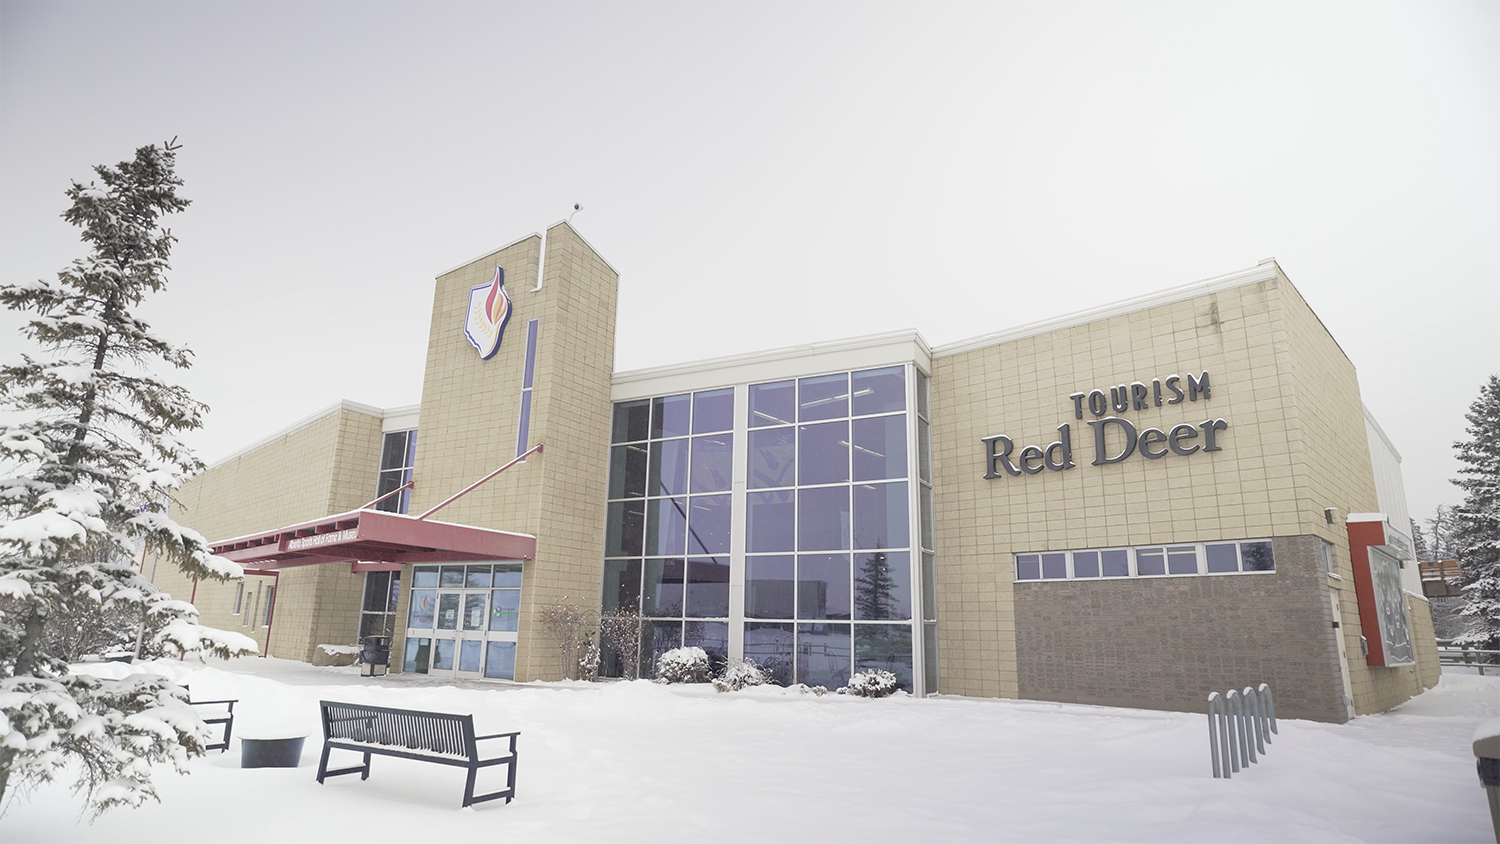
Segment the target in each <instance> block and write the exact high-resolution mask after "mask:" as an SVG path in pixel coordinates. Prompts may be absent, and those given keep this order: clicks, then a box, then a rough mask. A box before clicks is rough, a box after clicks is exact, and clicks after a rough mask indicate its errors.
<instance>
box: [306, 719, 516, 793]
mask: <svg viewBox="0 0 1500 844" xmlns="http://www.w3.org/2000/svg"><path fill="white" fill-rule="evenodd" d="M318 707H319V710H320V711H321V713H322V720H323V758H322V760H321V761H320V762H318V782H319V783H322V782H323V779H324V778H325V777H337V776H342V775H344V774H356V773H357V774H359V778H360V779H361V780H366V779H369V778H370V756H371V755H373V754H379V755H381V756H394V757H396V758H398V759H415V760H418V761H420V762H436V763H438V764H439V765H452V766H454V767H458V768H466V769H468V772H469V778H468V781H467V783H466V784H465V785H464V806H471V805H473V804H475V803H483V802H485V801H487V800H497V799H499V798H501V797H504V798H505V802H507V803H509V802H510V801H511V800H513V799H515V796H516V738H517V737H519V736H520V735H521V734H520V733H495V734H494V735H489V736H476V735H474V716H473V715H453V714H450V713H446V712H419V711H416V710H412V709H391V708H388V707H384V706H364V705H362V704H357V703H339V702H336V701H331V700H325V701H320V702H319V703H318ZM497 738H508V739H510V751H509V753H508V754H507V755H505V756H497V757H495V758H493V759H481V758H479V742H481V741H485V740H487V739H497ZM335 749H338V750H352V751H354V752H355V753H363V754H364V757H365V758H364V762H363V763H362V764H360V765H356V766H354V767H352V768H339V769H337V770H332V771H330V770H329V769H328V754H329V753H330V752H331V751H333V750H335ZM492 765H506V766H507V768H508V771H507V773H506V778H505V789H504V790H502V791H495V792H491V793H489V794H475V793H474V780H475V777H476V775H477V774H478V773H479V769H480V768H488V767H490V766H492Z"/></svg>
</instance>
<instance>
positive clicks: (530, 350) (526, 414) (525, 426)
mask: <svg viewBox="0 0 1500 844" xmlns="http://www.w3.org/2000/svg"><path fill="white" fill-rule="evenodd" d="M537 322H538V320H534V319H533V320H530V321H528V322H527V323H526V367H525V369H524V370H523V372H522V375H521V426H520V429H519V430H518V431H517V432H516V456H517V457H520V456H521V455H523V454H525V453H526V449H527V448H529V447H530V440H531V383H532V378H533V377H534V376H535V375H536V332H537Z"/></svg>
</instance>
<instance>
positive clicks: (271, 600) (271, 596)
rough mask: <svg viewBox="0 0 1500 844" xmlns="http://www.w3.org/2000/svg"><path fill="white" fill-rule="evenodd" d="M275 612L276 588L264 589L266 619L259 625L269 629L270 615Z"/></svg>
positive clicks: (268, 587)
mask: <svg viewBox="0 0 1500 844" xmlns="http://www.w3.org/2000/svg"><path fill="white" fill-rule="evenodd" d="M274 612H276V587H275V586H267V587H266V618H265V620H264V621H263V622H261V624H262V625H263V626H266V627H269V626H270V625H271V614H272V613H274Z"/></svg>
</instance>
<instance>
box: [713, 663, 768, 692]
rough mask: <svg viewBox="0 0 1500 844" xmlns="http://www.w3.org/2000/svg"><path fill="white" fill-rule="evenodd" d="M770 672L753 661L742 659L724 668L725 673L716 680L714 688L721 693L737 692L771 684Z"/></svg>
mask: <svg viewBox="0 0 1500 844" xmlns="http://www.w3.org/2000/svg"><path fill="white" fill-rule="evenodd" d="M770 680H771V677H770V674H769V672H767V671H766V670H765V669H764V668H761V667H760V666H759V665H756V664H755V662H754V661H753V660H748V659H741V660H736V661H735V662H731V663H729V664H728V665H726V666H724V673H723V674H720V675H719V676H718V678H716V679H715V680H714V688H715V689H717V690H719V691H721V692H737V691H739V690H740V689H743V688H745V687H746V686H761V685H765V684H766V683H768V682H770Z"/></svg>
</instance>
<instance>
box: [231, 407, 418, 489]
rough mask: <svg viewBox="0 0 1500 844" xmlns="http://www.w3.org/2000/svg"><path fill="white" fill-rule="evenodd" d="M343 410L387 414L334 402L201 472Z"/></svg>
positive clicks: (236, 458) (381, 416)
mask: <svg viewBox="0 0 1500 844" xmlns="http://www.w3.org/2000/svg"><path fill="white" fill-rule="evenodd" d="M418 407H420V405H418ZM396 409H397V410H402V409H404V408H396ZM345 410H347V411H349V412H350V413H360V414H363V415H365V416H373V417H375V418H376V419H384V418H385V415H386V413H387V412H388V411H386V410H383V409H381V408H378V407H376V406H374V405H371V404H362V403H360V402H357V401H350V400H348V399H344V400H342V401H339V402H336V403H334V404H330V405H329V406H327V407H325V408H323V409H322V410H319V411H317V412H316V413H314V414H312V415H311V416H308V417H305V418H303V419H300V420H298V421H296V422H293V423H292V424H290V425H288V426H287V427H285V428H282V429H281V430H279V431H277V432H276V433H274V434H271V435H269V436H266V437H262V438H261V439H258V440H256V441H255V442H253V443H251V444H250V445H247V446H245V447H244V448H242V449H239V450H238V451H236V452H234V453H233V454H230V455H229V456H227V457H221V458H219V459H218V460H215V461H214V462H212V463H210V464H208V465H207V466H206V467H204V469H203V471H205V472H207V471H209V470H211V469H217V468H219V467H220V466H223V465H224V464H225V463H228V462H229V461H231V460H238V459H239V458H241V457H244V456H245V455H247V454H249V453H250V452H252V451H255V450H256V449H258V448H261V447H263V446H267V445H270V444H271V443H273V442H276V441H277V440H279V439H282V438H283V437H288V436H291V435H292V434H295V433H297V432H298V431H300V430H302V429H303V428H306V427H307V426H309V425H311V424H313V423H314V422H318V421H320V420H322V419H324V418H326V417H329V416H332V415H333V414H335V413H341V412H343V411H345Z"/></svg>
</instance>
